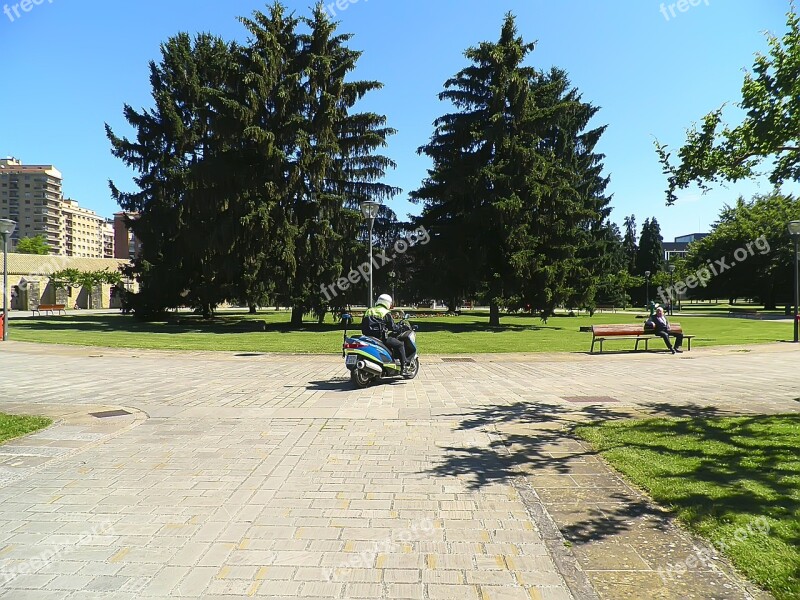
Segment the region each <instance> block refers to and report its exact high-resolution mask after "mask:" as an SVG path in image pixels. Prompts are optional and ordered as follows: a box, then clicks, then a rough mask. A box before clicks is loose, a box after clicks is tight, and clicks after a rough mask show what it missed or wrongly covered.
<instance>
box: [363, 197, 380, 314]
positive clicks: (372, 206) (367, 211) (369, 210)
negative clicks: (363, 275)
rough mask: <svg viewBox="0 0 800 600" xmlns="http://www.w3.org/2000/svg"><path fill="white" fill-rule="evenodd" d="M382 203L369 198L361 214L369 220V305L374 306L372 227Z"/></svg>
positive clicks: (364, 203)
mask: <svg viewBox="0 0 800 600" xmlns="http://www.w3.org/2000/svg"><path fill="white" fill-rule="evenodd" d="M380 207H381V205H380V203H379V202H373V201H372V200H368V201H366V202H362V203H361V214H362V215H364V218H365V219H367V220H368V221H369V305H368V306H372V300H373V296H372V227H373V225H375V218H376V217H377V216H378V210H379V209H380Z"/></svg>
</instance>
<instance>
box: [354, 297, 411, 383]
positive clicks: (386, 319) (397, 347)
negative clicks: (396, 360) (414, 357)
mask: <svg viewBox="0 0 800 600" xmlns="http://www.w3.org/2000/svg"><path fill="white" fill-rule="evenodd" d="M391 309H392V297H391V296H390V295H389V294H381V295H380V296H378V300H377V301H376V302H375V306H373V307H372V308H370V309H368V310H367V311H366V312H365V313H364V318H363V319H362V321H361V333H363V334H364V335H366V336H369V337H374V338H377V339H379V340H380V341H381V342H383V343H384V345H385V346H386V347H387V348H389V350H390V351H391V352H392V355H393V356H395V355H396V354H399V355H400V372H401V373H405V370H406V362H407V360H408V359H407V358H406V345H405V344H404V343H403V342H402V341H400V340H398V339H397V338H396V337H390V336H389V335H388V334H389V333H390V332H394V333H399V332H401V331H402V327H401V326H400V325H397V324H396V323H395V322H394V319H392V313H391Z"/></svg>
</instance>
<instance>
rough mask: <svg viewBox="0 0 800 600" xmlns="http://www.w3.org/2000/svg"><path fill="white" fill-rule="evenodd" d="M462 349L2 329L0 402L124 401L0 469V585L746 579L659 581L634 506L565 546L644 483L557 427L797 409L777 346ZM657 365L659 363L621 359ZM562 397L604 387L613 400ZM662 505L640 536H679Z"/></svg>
mask: <svg viewBox="0 0 800 600" xmlns="http://www.w3.org/2000/svg"><path fill="white" fill-rule="evenodd" d="M743 350H747V351H746V352H745V351H743ZM474 358H475V359H476V362H475V363H472V364H466V363H447V362H443V361H442V360H441V358H440V357H428V358H426V359H425V360H424V362H423V370H422V372H421V374H420V376H419V377H418V378H417V379H416V380H414V381H412V382H400V383H391V384H385V385H379V386H372V387H370V388H367V389H366V390H353V389H352V388H351V387H350V384H349V382H348V381H347V380H346V379H344V377H343V375H344V374H345V371H344V369H343V367H342V365H341V359H340V358H339V357H335V356H324V357H298V356H238V355H236V354H233V353H201V352H196V353H170V352H152V353H151V352H145V351H136V350H110V349H97V348H80V347H74V348H70V347H63V346H38V345H33V344H19V343H9V344H8V345H7V346H6V345H5V344H4V345H3V347H2V349H1V350H0V363H2V367H3V371H4V373H6V374H8V376H5V377H4V378H3V379H2V380H0V410H14V411H23V412H27V413H32V412H36V413H43V412H47V411H58V410H60V411H62V412H73V413H74V412H75V411H76V410H77V408H79V407H80V410H78V411H77V412H79V413H81V414H83V415H88V413H87V411H86V410H85V409H86V407H88V405H87V404H86V403H87V401H92V402H94V403H96V404H110V405H111V406H110V407H109V408H114V405H119V404H123V405H124V406H125V407H128V410H131V409H134V408H135V409H136V410H138V411H141V413H140V414H141V415H142V421H141V422H140V423H138V425H137V426H135V427H132V428H130V429H127V430H125V431H123V432H122V433H120V434H119V435H116V436H112V437H108V438H104V439H102V440H98V439H95V440H91V439H84V438H86V436H87V435H88V436H89V437H91V435H92V434H95V433H104V432H103V431H100V430H96V429H92V430H88V429H87V430H80V428H78V429H73V430H69V431H68V430H64V431H61V432H60V433H58V434H57V435H56V436H55V437H56V438H57V439H49V438H48V437H47V436H48V433H47V432H41V434H44V435H43V437H41V438H40V439H39V440H37V441H36V444H37V447H41V448H49V447H55V445H56V444H67V445H68V443H73V442H74V443H83V442H86V443H87V445H86V446H85V447H84V446H79V447H77V448H69V451H70V452H73V454H70V455H68V456H65V457H64V458H63V459H58V458H57V457H56V458H52V460H53V461H54V462H51V463H47V462H43V463H42V465H39V466H37V468H36V469H33V470H31V472H30V473H28V474H27V475H26V476H25V477H23V478H20V479H19V480H17V481H14V482H12V483H10V484H9V485H7V486H5V487H3V488H0V574H5V576H6V579H9V578H8V577H7V576H8V575H9V574H11V575H13V578H11V579H9V580H8V581H5V583H4V582H3V581H2V580H0V598H15V599H16V598H24V597H42V598H47V597H58V598H68V599H70V600H71V599H74V598H91V597H103V598H106V597H120V598H140V597H146V598H166V597H185V598H215V597H219V598H224V597H227V598H231V597H249V596H254V597H270V598H281V597H285V598H290V597H298V596H301V597H317V598H351V597H352V598H357V597H368V598H394V597H397V598H403V597H408V598H447V599H451V600H452V599H460V598H462V597H464V598H469V597H475V598H481V600H484V599H486V598H517V597H526V598H571V597H575V598H589V597H591V596H590V594H594V595H595V596H594V597H602V598H625V597H637V596H636V593H637V590H638V591H639V592H641V590H643V589H647V590H649V591H648V593H652V594H653V596H652V597H665V598H667V597H698V598H699V597H708V596H707V594H709V593H712V592H713V593H715V594H717V596H715V597H721V598H724V597H732V598H738V597H748V596H746V595H740V596H736V595H730V596H725V595H724V594H723V593H722V592H725V593H727V592H728V591H729V590H728V589H727V588H723V587H720V586H724V585H731V586H733V587H731V588H730V589H731V590H733V591H731V594H736V593H740V592H742V590H745V588H744V584H743V583H742V582H741V580H739V579H738V578H736V577H735V575H730V576H728V579H725V577H726V576H725V573H724V572H722V575H718V574H716V571H714V573H715V575H714V577H715V578H716V579H715V578H708V577H706V572H700V571H699V572H698V576H697V577H696V578H693V577H687V578H685V579H683V580H681V581H680V582H679V584H676V585H677V586H678V587H673V588H670V587H669V586H666V585H662V584H660V583H659V582H661V578H660V577H659V576H658V574H657V569H658V564H659V563H658V561H657V560H655V558H654V556H653V555H651V554H648V553H647V552H646V551H645V550H641V549H640V545H641V544H640V541H641V540H642V539H644V540H647V539H650V540H652V539H654V538H653V537H650V538H648V535H646V530H647V527H648V525H649V524H654V523H656V524H657V523H659V521H658V518H657V517H658V515H652V514H646V513H645V512H644V511H643V512H642V513H641V514H640V515H638V516H637V518H638V519H640V520H639V521H638V522H633V520H631V519H628V520H627V521H631V523H630V524H626V528H625V529H623V528H621V527H617V531H615V532H614V534H613V535H609V536H606V537H604V538H602V539H600V540H597V543H599V544H606V546H608V544H611V543H614V544H616V545H617V547H618V548H615V552H614V553H613V554H614V556H613V557H612V556H610V554H609V553H607V552H603V551H602V548H603V546H598V547H597V548H594V547H592V545H591V544H590V543H588V542H589V541H592V540H589V541H587V543H585V544H581V547H578V544H577V543H576V542H578V541H580V540H579V539H577V538H576V539H575V541H573V544H572V547H571V548H567V546H565V544H564V537H563V534H562V532H561V530H563V531H564V532H565V533H566V534H567V536H568V537H569V535H571V534H572V533H573V530H571V529H570V528H569V527H570V525H571V524H574V523H580V522H582V521H586V520H587V517H588V518H592V517H597V516H598V515H600V516H601V517H603V518H607V516H608V514H609V513H612V514H613V512H614V511H622V510H626V509H630V508H631V507H634V508H635V507H637V506H640V505H641V504H642V502H643V500H642V497H641V495H640V494H637V493H636V492H635V490H631V489H630V488H629V487H628V486H626V485H625V483H624V482H623V481H621V480H620V479H619V478H617V477H616V476H615V475H614V474H613V473H611V472H610V471H607V470H604V469H607V468H606V467H604V465H602V464H598V463H596V462H593V461H592V460H591V459H590V458H591V457H589V456H587V455H586V452H585V448H584V447H583V446H582V445H581V444H579V443H577V442H575V441H574V440H571V439H568V438H566V437H565V436H564V435H563V433H562V429H563V426H564V424H565V423H569V422H571V421H575V420H581V419H585V418H589V417H591V418H597V417H602V416H603V415H609V416H610V415H612V414H613V415H616V416H617V417H618V416H620V415H622V414H641V413H648V414H651V413H660V414H672V415H681V414H683V415H689V414H719V413H722V412H730V413H748V414H752V413H760V412H764V413H779V412H796V411H797V410H798V409H800V403H798V401H797V398H798V396H800V391H799V386H798V385H797V376H796V367H795V366H796V364H797V359H798V358H800V352H798V349H796V348H794V347H792V346H788V345H778V344H776V345H768V346H762V347H757V348H753V349H736V348H728V349H719V348H716V349H712V350H706V349H700V350H695V351H693V352H692V353H691V356H690V357H687V356H686V355H683V356H682V357H671V356H665V355H663V354H661V353H650V354H643V353H642V354H637V355H626V356H622V355H609V356H605V355H604V356H593V357H588V356H585V355H544V356H543V355H524V356H516V357H507V356H477V357H474ZM665 361H668V362H669V363H670V364H669V366H665V365H666V362H665ZM54 368H57V369H58V372H59V378H58V381H50V380H49V379H48V380H44V381H42V380H41V377H39V373H42V372H48V371H50V370H52V369H54ZM667 368H668V369H669V373H670V377H669V382H668V383H664V384H661V383H660V382H652V381H650V380H647V382H646V383H645V382H643V381H642V376H641V373H652V372H654V371H655V370H657V369H667ZM120 373H126V374H135V375H131V376H127V377H120ZM732 373H733V374H735V376H734V377H732V376H731V374H732ZM31 381H36V386H35V388H36V390H37V396H36V397H35V398H31V397H30V393H29V392H28V391H25V392H24V393H23V390H26V386H28V385H29V383H30V382H31ZM576 396H584V397H589V396H592V397H598V396H605V397H611V398H613V399H614V400H616V402H614V403H613V413H612V409H610V408H609V406H610V405H604V404H592V403H590V402H589V403H583V402H579V403H575V402H571V401H569V400H566V398H574V397H576ZM121 398H124V399H125V401H124V402H120V399H121ZM145 417H148V418H147V419H146V420H145ZM84 418H86V419H92V418H91V417H88V416H85V417H84ZM95 421H96V420H95ZM101 421H104V422H105V421H108V420H101ZM103 426H107V425H100V424H97V427H103ZM108 426H109V427H110V425H108ZM41 434H40V435H41ZM532 436H535V439H536V443H535V444H533V445H531V444H530V443H529V442H524V441H523V438H531V437H532ZM50 437H53V436H50ZM19 442H20V443H24V442H23V441H22V440H20V441H19ZM65 448H66V446H65ZM46 452H50V451H49V450H47V451H42V452H40V453H39V454H38V455H36V456H31V457H30V458H31V459H34V458H36V459H37V460H38V459H45V458H51V457H45V456H42V454H44V453H46ZM520 452H522V453H523V454H521V456H526V457H527V458H526V460H524V461H518V460H515V459H514V456H515V454H519V453H520ZM526 453H527V454H526ZM6 456H10V454H9V455H6ZM0 466H1V465H0ZM537 478H538V479H537ZM600 483H602V486H600V485H598V484H600ZM600 489H603V490H605V491H606V492H607V493H606V495H604V496H603V495H598V493H597V490H600ZM591 511H599V512H597V513H594V512H591ZM627 521H626V523H627ZM659 526H660V527H661V529H658V528H656V531H658V532H659V533H660V534H661V537H660V538H659V539H658V542H657V543H658V544H660V547H665V546H668V545H669V544H670V543H674V544H675V546H674V547H675V549H676V550H675V552H676V553H677V552H679V551H681V549H682V548H685V547H686V543H687V542H689V541H692V540H691V538H688V537H681V535H684V534H682V532H681V531H680V530H678V529H674V530H673V529H669V530H667V529H664V527H663V526H661V525H659ZM640 534H641V535H640ZM666 540H669V542H667V541H666ZM654 543H655V542H654ZM559 545H560V546H559ZM603 562H605V564H602V563H603ZM623 567H624V569H622V568H623ZM632 582H635V583H632ZM719 582H721V583H719ZM726 582H727V583H726ZM587 586H588V587H587ZM709 586H711V587H709ZM676 589H678V590H679V592H677V593H679V595H678V596H675V595H674V594H675V593H676V592H675V590H676ZM110 590H115V591H113V592H111V591H110ZM584 592H585V593H584ZM742 593H744V594H746V593H748V592H747V590H745V591H744V592H742ZM626 594H629V595H627V596H626ZM670 594H673V595H670ZM638 597H641V596H638Z"/></svg>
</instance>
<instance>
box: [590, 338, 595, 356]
mask: <svg viewBox="0 0 800 600" xmlns="http://www.w3.org/2000/svg"><path fill="white" fill-rule="evenodd" d="M589 354H594V336H592V348H591V349H590V350H589Z"/></svg>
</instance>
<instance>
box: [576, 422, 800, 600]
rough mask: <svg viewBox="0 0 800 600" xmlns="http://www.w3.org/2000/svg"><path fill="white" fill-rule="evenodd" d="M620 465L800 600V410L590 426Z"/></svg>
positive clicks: (771, 585)
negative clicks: (750, 415)
mask: <svg viewBox="0 0 800 600" xmlns="http://www.w3.org/2000/svg"><path fill="white" fill-rule="evenodd" d="M576 432H577V434H578V435H579V436H581V437H583V438H584V439H586V440H588V441H590V442H591V443H592V444H593V445H594V447H595V448H596V449H597V450H599V451H600V452H601V454H602V455H603V457H605V458H606V460H608V461H609V462H610V463H611V464H612V465H613V466H614V467H615V468H616V469H618V470H619V471H621V472H622V473H623V474H624V475H625V476H627V477H628V479H630V480H631V481H632V482H633V483H634V484H636V485H637V486H639V487H641V488H643V489H645V490H647V492H648V493H649V494H650V495H651V496H652V498H653V499H654V500H655V501H656V502H658V503H659V504H661V505H663V506H665V507H668V508H670V509H671V510H673V511H674V513H675V514H676V515H677V517H678V519H679V520H680V521H681V522H683V523H685V524H686V525H688V526H689V528H690V529H692V530H693V531H694V532H696V533H698V534H699V535H701V536H703V537H704V538H706V539H708V540H709V541H711V542H712V543H714V545H715V546H716V547H717V548H720V549H721V550H722V551H723V552H724V553H725V554H726V555H727V556H728V557H729V558H730V559H731V561H732V562H733V564H735V565H736V567H737V568H738V569H739V570H741V571H742V572H743V573H744V574H745V575H746V576H747V577H749V578H750V579H751V580H753V581H755V582H756V583H758V584H759V585H761V586H762V587H764V588H765V589H767V590H769V591H770V592H772V594H773V595H774V596H775V597H776V598H777V599H778V600H788V599H790V598H794V599H796V598H800V453H798V448H800V415H782V416H756V417H741V418H703V419H652V420H644V421H622V422H620V421H617V422H607V423H602V424H598V425H590V426H581V427H578V428H577V429H576Z"/></svg>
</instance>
